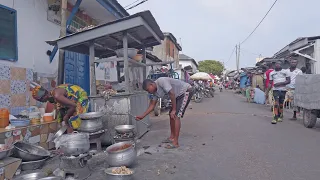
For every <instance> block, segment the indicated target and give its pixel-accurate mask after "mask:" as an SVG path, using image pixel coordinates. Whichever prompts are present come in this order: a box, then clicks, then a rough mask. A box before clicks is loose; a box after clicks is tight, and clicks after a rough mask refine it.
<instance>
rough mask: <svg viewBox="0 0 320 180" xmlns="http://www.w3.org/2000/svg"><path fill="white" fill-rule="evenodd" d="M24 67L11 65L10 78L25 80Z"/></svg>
mask: <svg viewBox="0 0 320 180" xmlns="http://www.w3.org/2000/svg"><path fill="white" fill-rule="evenodd" d="M26 76H27V73H26V68H19V67H11V78H10V79H11V80H22V81H25V80H26Z"/></svg>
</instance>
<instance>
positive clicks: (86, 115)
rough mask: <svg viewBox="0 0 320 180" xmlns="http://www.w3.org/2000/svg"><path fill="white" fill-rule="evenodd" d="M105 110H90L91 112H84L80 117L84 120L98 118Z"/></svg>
mask: <svg viewBox="0 0 320 180" xmlns="http://www.w3.org/2000/svg"><path fill="white" fill-rule="evenodd" d="M103 115H104V114H103V112H89V113H84V114H80V115H79V117H80V119H82V120H90V119H98V118H101V117H102V116H103Z"/></svg>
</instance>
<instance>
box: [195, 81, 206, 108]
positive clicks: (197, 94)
mask: <svg viewBox="0 0 320 180" xmlns="http://www.w3.org/2000/svg"><path fill="white" fill-rule="evenodd" d="M194 89H195V90H194V91H195V93H194V95H193V97H194V101H195V102H196V103H200V102H201V101H202V99H203V96H204V93H203V92H204V91H203V90H204V88H203V87H201V86H200V85H197V84H195V85H194Z"/></svg>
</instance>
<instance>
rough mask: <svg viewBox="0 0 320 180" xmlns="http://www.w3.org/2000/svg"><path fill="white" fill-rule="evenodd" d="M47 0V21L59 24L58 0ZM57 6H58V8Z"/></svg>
mask: <svg viewBox="0 0 320 180" xmlns="http://www.w3.org/2000/svg"><path fill="white" fill-rule="evenodd" d="M47 1H48V10H47V19H48V21H50V22H52V23H55V24H57V25H60V24H61V8H60V0H47ZM57 7H59V9H58V8H57Z"/></svg>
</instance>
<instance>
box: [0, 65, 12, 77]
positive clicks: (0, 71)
mask: <svg viewBox="0 0 320 180" xmlns="http://www.w3.org/2000/svg"><path fill="white" fill-rule="evenodd" d="M10 74H11V73H10V67H9V66H5V65H0V79H7V80H8V79H10Z"/></svg>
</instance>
